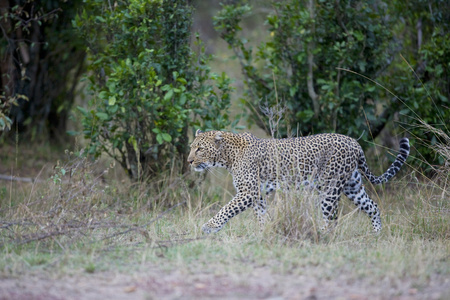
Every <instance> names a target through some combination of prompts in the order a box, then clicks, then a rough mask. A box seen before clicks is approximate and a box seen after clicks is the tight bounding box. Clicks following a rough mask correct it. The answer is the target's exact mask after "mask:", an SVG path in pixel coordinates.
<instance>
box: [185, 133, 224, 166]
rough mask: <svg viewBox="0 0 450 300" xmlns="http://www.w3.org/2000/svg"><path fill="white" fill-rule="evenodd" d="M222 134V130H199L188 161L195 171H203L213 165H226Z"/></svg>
mask: <svg viewBox="0 0 450 300" xmlns="http://www.w3.org/2000/svg"><path fill="white" fill-rule="evenodd" d="M222 134H223V133H222V132H221V131H208V132H202V131H200V130H197V132H196V133H195V139H194V141H193V142H192V144H191V152H190V153H189V157H188V162H189V164H190V165H191V166H192V167H193V168H194V170H195V171H197V172H201V171H204V170H206V169H208V168H211V167H223V166H224V162H223V160H222V157H221V152H222V151H221V145H222V140H223V136H222Z"/></svg>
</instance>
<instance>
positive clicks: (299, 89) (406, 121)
mask: <svg viewBox="0 0 450 300" xmlns="http://www.w3.org/2000/svg"><path fill="white" fill-rule="evenodd" d="M242 2H244V1H240V2H239V1H238V2H237V3H238V4H232V5H224V6H223V7H222V10H221V11H220V12H219V13H218V15H217V16H216V18H215V25H216V29H217V30H218V31H219V32H220V33H221V36H222V38H223V39H224V40H225V41H226V42H227V43H228V45H229V47H230V48H231V49H232V50H233V51H234V52H235V55H236V57H237V58H238V60H239V62H240V63H241V68H242V72H243V74H244V76H245V80H246V84H247V88H248V89H247V94H248V95H247V96H248V97H246V98H245V99H243V102H244V104H245V105H246V106H247V107H248V108H249V110H250V120H251V121H254V122H255V123H256V124H257V125H258V126H260V127H261V128H264V129H265V130H266V131H267V133H270V132H269V130H270V124H268V123H269V122H268V120H265V119H264V118H260V116H259V114H260V112H259V107H260V106H261V104H262V105H264V106H266V105H267V106H276V104H277V103H284V104H285V106H286V112H285V115H286V118H285V121H286V122H285V123H284V124H281V125H284V126H282V127H280V128H279V132H278V135H280V136H288V135H297V134H301V135H307V134H311V133H319V132H330V131H331V132H339V133H343V134H347V135H350V136H353V137H355V138H357V137H360V136H361V134H362V133H363V132H365V137H366V138H367V137H370V139H372V138H375V137H377V136H378V134H379V133H380V132H381V131H382V130H383V129H384V128H385V127H386V125H387V124H389V122H390V121H392V120H395V121H400V122H399V123H400V124H401V125H402V127H404V128H405V129H406V130H407V131H408V132H409V134H410V135H411V136H412V137H413V139H415V140H416V142H414V141H413V144H414V147H415V148H416V149H417V150H418V153H417V154H415V155H414V156H418V157H420V158H423V159H424V160H426V161H428V163H425V164H421V162H420V161H417V160H416V161H415V162H413V163H415V164H421V165H422V166H424V167H425V168H427V166H429V163H440V164H442V163H443V161H442V159H437V158H436V156H435V154H434V153H433V151H431V149H430V148H429V144H430V143H429V142H428V141H431V144H432V145H435V144H437V143H439V142H441V141H439V140H438V139H437V137H436V136H434V135H433V134H431V133H429V132H424V131H423V128H422V127H421V124H422V123H423V122H425V123H427V124H430V125H432V126H435V127H436V128H439V129H441V130H443V131H444V132H448V125H447V124H448V120H450V109H449V107H450V104H449V103H450V102H449V99H450V88H449V85H448V82H449V74H450V73H449V70H450V65H449V63H448V62H449V61H450V51H449V49H450V45H449V41H450V31H449V29H450V26H449V25H448V24H450V23H449V22H448V17H449V15H448V14H446V13H444V11H448V10H449V8H450V4H449V2H448V1H443V0H439V1H391V2H387V1H380V0H370V1H350V0H344V1H335V2H330V1H322V0H318V1H310V0H308V1H306V0H303V1H297V0H295V1H294V0H283V1H271V9H269V10H268V11H269V13H268V14H267V16H266V28H267V30H268V32H267V37H266V39H265V41H264V42H262V43H261V44H260V45H259V46H258V47H257V48H253V47H252V46H250V43H249V41H248V39H247V38H246V37H244V36H243V34H242V28H241V27H240V24H241V21H242V20H243V19H244V18H245V17H246V16H247V15H249V14H251V13H253V8H252V7H250V6H249V5H243V4H239V3H242ZM235 3H236V2H235ZM266 11H267V10H266ZM419 37H420V38H419ZM400 54H402V55H403V57H405V59H402V57H401V56H400ZM410 64H411V65H412V66H410ZM345 69H347V70H350V71H351V72H348V71H346V70H345ZM411 69H413V70H414V71H415V74H414V75H412V74H411ZM355 73H358V74H359V75H358V74H355ZM374 82H378V83H379V84H380V85H382V86H385V87H386V88H388V89H389V90H392V94H391V93H389V92H388V91H386V90H384V89H382V88H380V87H378V86H377V85H376V84H375V83H374ZM393 94H395V95H396V96H393ZM266 103H267V104H266ZM397 127H398V126H397ZM389 128H390V129H391V130H392V126H391V127H389ZM363 140H364V139H363ZM362 146H363V147H366V146H367V143H364V142H362Z"/></svg>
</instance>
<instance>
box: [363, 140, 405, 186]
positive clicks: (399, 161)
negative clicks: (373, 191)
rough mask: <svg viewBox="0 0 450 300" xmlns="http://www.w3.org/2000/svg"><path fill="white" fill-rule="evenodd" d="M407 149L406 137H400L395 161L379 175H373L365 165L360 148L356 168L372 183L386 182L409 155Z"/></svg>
mask: <svg viewBox="0 0 450 300" xmlns="http://www.w3.org/2000/svg"><path fill="white" fill-rule="evenodd" d="M409 150H410V147H409V140H408V139H407V138H402V139H401V140H400V151H399V153H398V155H397V157H396V158H395V161H394V162H393V163H392V164H391V166H390V167H389V168H388V169H387V171H386V172H384V174H383V175H381V176H375V175H373V174H372V172H370V170H369V167H368V166H367V162H366V158H365V156H364V152H363V151H362V150H361V155H360V158H359V161H358V168H359V169H360V170H361V171H362V173H363V174H364V175H365V176H366V178H367V179H368V180H369V181H370V182H372V183H373V184H381V183H385V182H388V181H389V180H390V179H391V178H392V177H394V176H395V174H397V172H398V171H399V170H400V168H401V166H402V165H403V164H404V163H405V161H406V159H407V158H408V156H409Z"/></svg>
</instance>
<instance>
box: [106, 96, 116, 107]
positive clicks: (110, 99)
mask: <svg viewBox="0 0 450 300" xmlns="http://www.w3.org/2000/svg"><path fill="white" fill-rule="evenodd" d="M114 104H116V97H115V96H112V97H109V100H108V105H111V106H112V105H114Z"/></svg>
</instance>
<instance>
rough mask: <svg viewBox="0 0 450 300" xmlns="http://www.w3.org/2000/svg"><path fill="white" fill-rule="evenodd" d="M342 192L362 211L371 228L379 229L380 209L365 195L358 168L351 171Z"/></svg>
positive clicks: (376, 230) (378, 230) (377, 230)
mask: <svg viewBox="0 0 450 300" xmlns="http://www.w3.org/2000/svg"><path fill="white" fill-rule="evenodd" d="M344 194H345V195H346V196H347V197H348V198H349V199H350V200H352V201H353V203H355V205H356V206H358V207H359V209H360V210H362V211H364V212H365V213H366V214H367V215H368V216H369V218H370V220H371V221H372V226H373V230H374V231H375V232H380V231H381V219H380V210H379V209H378V205H377V204H376V203H375V202H374V201H373V200H372V199H370V197H369V195H367V193H366V190H365V189H364V185H363V184H362V178H361V174H360V173H359V171H358V170H355V171H353V173H352V176H351V177H350V179H349V180H348V181H347V182H346V183H345V185H344Z"/></svg>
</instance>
